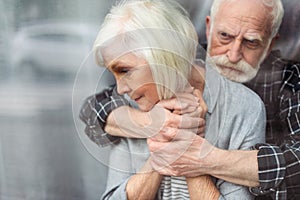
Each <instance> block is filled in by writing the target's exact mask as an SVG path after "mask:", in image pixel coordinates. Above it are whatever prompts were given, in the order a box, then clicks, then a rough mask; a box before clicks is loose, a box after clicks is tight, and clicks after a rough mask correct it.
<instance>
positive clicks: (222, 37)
mask: <svg viewBox="0 0 300 200" xmlns="http://www.w3.org/2000/svg"><path fill="white" fill-rule="evenodd" d="M219 34H220V37H221V39H229V38H230V35H229V34H228V33H225V32H220V33H219Z"/></svg>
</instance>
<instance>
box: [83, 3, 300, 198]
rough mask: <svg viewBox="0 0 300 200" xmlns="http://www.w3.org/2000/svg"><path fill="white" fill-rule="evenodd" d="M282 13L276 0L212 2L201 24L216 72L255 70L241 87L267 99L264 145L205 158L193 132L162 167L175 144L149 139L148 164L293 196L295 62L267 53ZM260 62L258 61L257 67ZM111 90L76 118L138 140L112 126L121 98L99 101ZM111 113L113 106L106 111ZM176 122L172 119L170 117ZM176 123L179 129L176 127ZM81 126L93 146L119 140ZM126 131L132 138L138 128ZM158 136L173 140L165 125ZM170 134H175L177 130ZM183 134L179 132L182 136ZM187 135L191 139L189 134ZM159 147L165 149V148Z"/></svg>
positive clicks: (298, 148) (242, 77) (244, 75)
mask: <svg viewBox="0 0 300 200" xmlns="http://www.w3.org/2000/svg"><path fill="white" fill-rule="evenodd" d="M282 15H283V10H282V5H281V2H280V1H279V0H270V1H262V0H244V1H238V0H215V1H214V3H213V5H212V9H211V16H210V17H207V21H206V23H207V31H206V34H207V39H208V54H209V55H210V58H211V59H210V60H211V61H212V62H215V63H216V64H217V67H216V70H217V71H218V72H220V73H221V74H222V75H224V76H226V77H227V78H229V79H231V80H233V81H237V82H247V81H249V80H251V79H252V78H254V76H255V75H256V73H257V71H259V72H258V75H257V76H256V77H255V78H254V79H253V80H252V81H251V82H249V83H247V86H249V87H250V88H251V89H253V90H254V91H255V92H257V93H258V94H259V95H260V96H261V98H262V99H263V101H264V102H265V105H266V109H267V114H268V116H267V117H268V123H267V142H268V143H270V144H257V145H256V146H255V147H254V149H253V150H251V151H239V150H235V151H228V150H222V149H218V148H213V150H212V151H209V152H207V153H206V154H205V156H200V155H202V154H201V153H203V152H200V150H201V148H200V147H199V146H193V144H198V145H199V144H201V143H204V141H205V139H203V138H201V137H200V136H199V137H197V138H196V140H197V141H198V142H193V143H191V144H192V145H191V146H190V147H189V149H188V150H187V151H186V152H185V153H184V154H183V155H182V156H181V157H180V158H179V159H178V160H176V161H175V162H172V163H169V165H168V166H165V160H163V159H164V158H165V157H166V156H165V155H167V154H168V152H172V151H174V150H176V149H177V148H178V144H179V142H180V141H178V140H174V141H175V142H174V141H172V142H166V141H157V140H151V139H149V141H148V144H149V148H150V150H151V151H152V152H153V153H152V157H153V163H152V165H153V167H154V168H156V169H157V170H158V171H160V173H162V174H166V175H182V176H187V177H194V176H198V175H202V174H210V175H212V176H214V177H217V178H220V179H224V180H226V181H229V182H233V183H236V184H241V185H245V186H249V187H252V188H251V191H252V192H253V193H254V194H257V195H269V196H270V197H272V198H273V199H286V198H288V199H295V198H296V197H298V196H297V195H299V194H300V188H299V185H300V183H299V180H300V174H299V173H298V172H299V169H300V161H299V160H300V159H299V157H300V153H299V152H300V142H299V140H297V135H296V134H297V133H299V130H300V128H299V120H298V110H299V100H298V98H299V93H298V90H299V82H300V79H299V76H298V74H299V70H298V68H299V65H298V64H296V63H292V62H287V61H284V60H282V59H279V58H277V53H276V52H275V53H274V52H272V53H270V51H271V47H272V45H273V43H274V41H275V40H276V37H277V32H278V28H279V26H280V23H281V18H282ZM267 55H268V57H267V58H266V59H265V57H266V56H267ZM262 61H264V63H263V64H262V65H261V68H259V66H260V64H261V62H262ZM111 93H112V90H107V91H105V92H104V93H102V94H101V95H98V96H97V97H98V100H99V101H97V102H95V105H96V110H97V113H94V112H93V111H91V112H89V110H88V109H86V108H87V107H89V106H90V107H92V108H94V107H95V105H94V102H93V101H91V99H89V100H88V101H87V102H90V104H86V105H84V107H83V108H84V109H83V110H82V111H83V112H82V118H83V119H84V120H86V117H88V118H93V117H95V116H97V115H98V116H100V117H99V118H98V119H99V122H100V124H101V125H102V127H104V125H105V124H106V126H105V130H106V131H107V132H109V133H110V134H112V135H115V136H126V137H128V136H131V137H137V136H136V135H130V134H127V133H125V132H126V131H125V132H124V130H126V129H125V128H124V127H121V126H122V124H114V123H115V121H114V118H113V117H112V116H113V113H114V112H117V110H118V109H116V110H114V109H115V108H117V107H119V106H121V105H126V100H125V99H124V98H122V97H117V96H114V97H113V98H111V97H109V98H105V97H108V96H110V95H111ZM241 98H243V97H242V96H241ZM91 102H92V103H91ZM115 102H117V103H115ZM101 105H102V106H101ZM103 105H106V106H105V108H106V109H105V110H103V109H101V108H103ZM107 105H109V106H107ZM112 110H114V111H113V112H112V113H111V114H109V113H110V112H111V111H112ZM108 114H109V115H108ZM107 116H108V118H107ZM106 118H107V122H106V121H105V120H106ZM143 119H145V118H143ZM169 120H171V119H169ZM91 121H92V120H87V121H86V122H87V123H89V122H91ZM174 121H175V123H177V124H178V122H176V120H175V119H174ZM232 123H234V122H232ZM249 123H251V122H249ZM181 125H182V124H181ZM127 128H128V127H127ZM178 128H182V127H180V125H178ZM99 130H101V129H99ZM120 130H121V131H120ZM86 131H87V134H88V135H89V136H90V137H91V138H92V139H93V140H94V141H96V142H97V143H98V144H104V143H105V142H111V141H116V140H118V138H117V137H113V136H110V135H107V134H106V133H104V132H101V131H97V132H95V131H94V130H91V129H88V128H87V129H86ZM128 132H130V130H128ZM132 132H136V134H137V135H138V130H136V129H135V130H132ZM91 133H92V134H91ZM160 134H162V135H164V136H166V137H168V138H170V139H172V137H173V135H172V133H168V132H167V131H165V130H164V131H160ZM139 137H142V136H139ZM176 137H177V138H180V136H179V137H178V135H177V136H176ZM187 139H188V138H186V137H185V140H187ZM191 140H195V138H194V137H191ZM271 144H276V145H271ZM164 146H168V148H163V147H164ZM193 147H196V148H193ZM162 149H167V150H168V151H163V150H162ZM195 155H196V156H195ZM187 161H188V163H187ZM162 167H164V168H162ZM287 191H289V192H288V193H287ZM263 198H264V199H266V198H267V197H266V196H264V197H263Z"/></svg>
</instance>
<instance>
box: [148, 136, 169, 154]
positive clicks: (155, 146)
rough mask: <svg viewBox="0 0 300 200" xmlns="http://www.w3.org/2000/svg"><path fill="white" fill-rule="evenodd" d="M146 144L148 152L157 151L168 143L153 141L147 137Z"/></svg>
mask: <svg viewBox="0 0 300 200" xmlns="http://www.w3.org/2000/svg"><path fill="white" fill-rule="evenodd" d="M147 144H148V148H149V151H150V152H156V151H159V150H160V149H163V148H165V147H166V146H167V145H168V143H166V142H160V141H155V140H153V139H151V138H148V139H147Z"/></svg>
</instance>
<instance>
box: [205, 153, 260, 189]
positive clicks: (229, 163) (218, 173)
mask: <svg viewBox="0 0 300 200" xmlns="http://www.w3.org/2000/svg"><path fill="white" fill-rule="evenodd" d="M257 152H258V151H256V150H252V151H246V150H223V149H219V148H214V149H213V150H212V152H211V153H210V154H209V155H208V157H207V165H208V166H210V167H207V174H210V175H212V176H214V177H217V178H220V179H223V180H226V181H228V182H232V183H235V184H239V185H244V186H248V187H255V186H258V164H257Z"/></svg>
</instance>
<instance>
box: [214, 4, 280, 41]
mask: <svg viewBox="0 0 300 200" xmlns="http://www.w3.org/2000/svg"><path fill="white" fill-rule="evenodd" d="M230 1H236V0H214V1H213V3H212V6H211V9H210V15H211V17H212V20H213V21H214V18H215V16H216V14H217V12H218V10H219V8H220V5H221V4H222V3H223V2H230ZM246 1H252V0H246ZM261 2H262V4H263V5H264V6H266V7H267V8H269V9H271V10H272V12H270V17H271V18H272V24H271V29H272V31H271V35H270V39H271V38H273V37H275V36H276V34H277V33H278V30H279V28H280V25H281V22H282V18H283V15H284V10H283V6H282V2H281V0H261Z"/></svg>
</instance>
